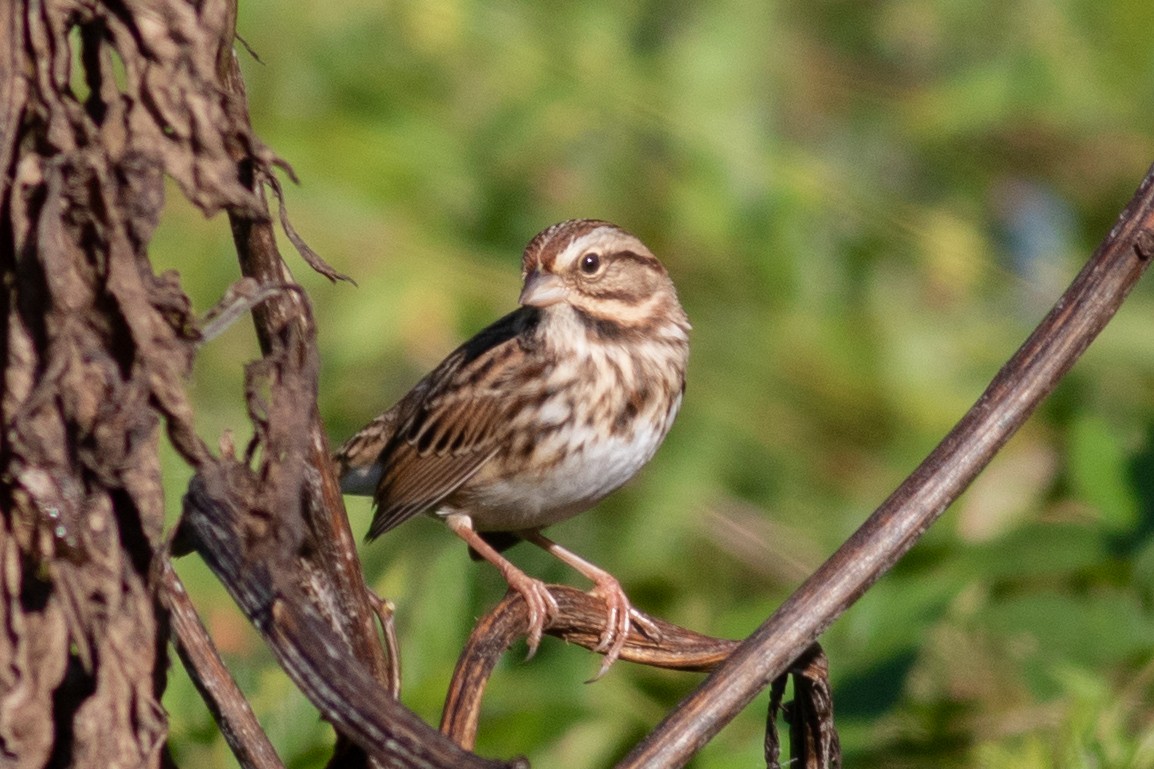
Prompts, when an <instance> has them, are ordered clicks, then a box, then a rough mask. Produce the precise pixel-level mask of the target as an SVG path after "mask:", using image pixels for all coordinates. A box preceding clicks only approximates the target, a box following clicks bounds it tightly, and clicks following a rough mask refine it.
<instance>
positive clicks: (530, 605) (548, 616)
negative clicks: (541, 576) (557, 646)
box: [509, 576, 561, 659]
mask: <svg viewBox="0 0 1154 769" xmlns="http://www.w3.org/2000/svg"><path fill="white" fill-rule="evenodd" d="M509 587H511V588H512V589H513V590H516V591H517V592H518V593H520V594H521V598H522V599H524V601H525V609H526V611H527V612H528V615H529V627H528V629H527V630H526V639H525V642H526V644H527V645H528V647H529V654H528V655H527V656H526V657H525V659H532V658H533V655H534V654H536V653H537V647H538V646H539V645H540V644H541V636H542V635H544V633H545V628H547V627H549V625H551V624H552V623H553V620H554V619H555V618H556V617H557V615H558V614H560V612H561V607H559V606H558V605H557V599H556V598H554V597H553V594H552V593H550V592H549V588H547V587H546V586H545V583H544V582H542V581H540V580H538V579H533V578H532V577H529V576H525V578H524V580H519V579H514V580H510V581H509Z"/></svg>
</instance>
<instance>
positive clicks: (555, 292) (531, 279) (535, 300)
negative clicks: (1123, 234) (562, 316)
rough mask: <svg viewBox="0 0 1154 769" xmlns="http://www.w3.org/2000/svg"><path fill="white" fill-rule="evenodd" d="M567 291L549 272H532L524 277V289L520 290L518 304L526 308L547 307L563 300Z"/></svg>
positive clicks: (559, 279) (559, 280) (557, 278)
mask: <svg viewBox="0 0 1154 769" xmlns="http://www.w3.org/2000/svg"><path fill="white" fill-rule="evenodd" d="M568 293H569V289H567V288H565V284H564V283H562V282H561V278H559V277H557V276H556V275H554V274H553V273H551V272H541V271H540V270H533V272H531V273H529V274H528V275H527V276H526V277H525V287H524V288H523V289H521V296H520V297H519V298H518V299H517V303H518V304H522V305H525V306H526V307H548V306H549V305H553V304H557V303H558V302H560V301H562V300H564V299H565V297H566V295H567V294H568Z"/></svg>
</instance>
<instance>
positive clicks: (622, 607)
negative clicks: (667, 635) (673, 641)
mask: <svg viewBox="0 0 1154 769" xmlns="http://www.w3.org/2000/svg"><path fill="white" fill-rule="evenodd" d="M590 594H591V595H595V596H599V597H600V598H601V599H602V600H604V601H605V606H606V609H607V613H606V616H605V629H604V630H603V631H602V633H601V638H600V639H599V640H598V642H597V645H596V646H594V647H593V651H595V652H598V653H599V654H604V655H605V656H604V658H603V659H602V660H601V667H600V668H599V669H598V670H597V675H595V676H593V678H591V679H589V681H588V683H592V682H593V681H596V680H598V679H599V678H601V677H602V676H603V675H605V673H606V672H608V670H609V668H610V667H612V665H613V663H614V662H616V661H617V660H618V658H620V657H621V652H622V650H624V649H625V643H626V642H627V641H628V640H629V630H630V628H632V627H633V625H634V623H636V625H637V627H638V629H639V630H641V632H643V633H644V634H645V635H646V636H648V637H650V638H654V637H656V636H659V635H660V632H659V631H658V630H657V626H656V625H654V624H653V623H652V622H651V621H650V620H649V619H648V618H647V617H645V616H643V615H641V614H640V613H639V612H637V611H636V610H635V609H634V608H633V606H632V605H631V604H630V603H629V598H628V597H627V596H626V595H625V591H624V590H622V589H621V583H619V582H618V581H617V580H616V579H613V578H612V577H610V578H608V579H602V580H600V581H598V583H597V585H596V587H594V588H593V590H592V591H591V593H590ZM655 634H656V636H655Z"/></svg>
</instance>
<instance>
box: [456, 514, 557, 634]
mask: <svg viewBox="0 0 1154 769" xmlns="http://www.w3.org/2000/svg"><path fill="white" fill-rule="evenodd" d="M445 523H446V524H448V526H449V529H450V530H452V532H453V533H454V534H456V535H457V536H458V537H460V538H461V539H463V540H465V542H467V543H468V545H469V547H471V548H473V551H474V552H475V553H477V555H479V556H481V557H482V558H484V559H485V560H486V561H488V562H489V563H491V564H493V565H494V566H496V567H497V569H498V570H499V571H500V572H501V576H502V577H504V578H505V581H506V582H507V583H509V587H511V588H513V589H514V590H516V591H517V592H518V593H520V594H521V597H522V598H524V599H525V606H526V608H527V609H528V611H529V637H528V639H527V643H528V644H529V656H530V657H532V656H533V655H534V654H536V653H537V646H538V645H539V644H540V643H541V634H542V633H544V632H545V626H546V625H548V624H549V623H550V622H552V621H553V618H554V617H556V616H557V614H558V613H559V612H560V608H559V607H558V606H557V599H555V598H554V597H553V596H552V595H551V594H550V593H549V588H547V587H545V583H544V582H542V581H541V580H539V579H533V578H532V577H530V576H529V575H528V574H526V573H525V572H523V571H521V570H520V569H518V568H517V567H516V566H514V565H513V564H512V563H511V562H510V561H509V560H508V559H506V558H505V557H504V556H503V555H501V554H500V553H498V552H497V550H496V548H494V547H493V546H492V545H490V544H489V543H488V542H486V541H485V540H484V539H483V538H482V537H481V535H480V534H478V533H477V530H476V529H474V528H473V519H471V518H470V517H469V516H467V515H463V514H461V513H453V514H451V515H449V516H447V517H446V518H445Z"/></svg>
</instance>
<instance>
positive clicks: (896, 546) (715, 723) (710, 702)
mask: <svg viewBox="0 0 1154 769" xmlns="http://www.w3.org/2000/svg"><path fill="white" fill-rule="evenodd" d="M1152 190H1154V168H1151V169H1150V171H1148V172H1147V175H1146V178H1145V179H1144V180H1143V181H1142V185H1141V186H1140V187H1139V188H1138V191H1137V192H1136V193H1135V195H1134V197H1133V199H1132V200H1131V201H1130V203H1129V205H1128V206H1127V207H1126V210H1125V211H1123V212H1122V215H1121V216H1120V217H1119V220H1118V223H1117V224H1116V225H1115V226H1114V228H1113V229H1112V230H1111V231H1110V233H1109V234H1108V235H1107V237H1106V239H1105V240H1104V241H1103V242H1102V244H1101V245H1100V246H1099V247H1098V249H1097V250H1096V251H1095V252H1094V255H1093V257H1091V259H1090V261H1089V262H1088V263H1087V264H1086V266H1085V267H1083V268H1082V271H1081V272H1080V273H1079V274H1078V276H1077V277H1076V278H1075V279H1074V282H1073V283H1072V284H1071V285H1070V287H1069V288H1068V289H1067V290H1066V293H1065V294H1063V295H1062V297H1061V298H1060V299H1059V300H1058V302H1057V304H1055V305H1054V308H1053V309H1052V310H1051V311H1050V313H1049V314H1048V315H1047V316H1046V317H1045V319H1044V320H1043V321H1042V323H1041V325H1039V326H1038V328H1037V329H1036V330H1035V331H1034V333H1033V334H1031V335H1030V337H1029V338H1028V339H1027V340H1026V342H1025V344H1023V345H1022V347H1021V348H1019V350H1018V351H1017V353H1015V354H1014V357H1013V358H1011V359H1010V361H1009V362H1008V363H1007V364H1006V365H1005V366H1004V367H1003V368H1002V370H1001V371H999V372H998V374H997V376H996V377H994V380H993V381H992V382H991V383H990V385H989V387H987V388H986V391H985V392H984V393H982V396H981V397H980V398H979V399H978V401H977V403H975V404H974V406H973V407H972V408H971V409H970V410H969V411H968V412H967V413H966V415H965V416H964V417H963V418H962V420H961V421H960V422H959V423H958V424H957V425H956V426H955V427H954V429H953V430H951V431H950V433H949V434H948V435H947V436H946V437H945V439H944V440H942V442H941V443H940V444H938V446H937V448H935V449H934V450H933V452H931V453H930V455H929V456H928V457H926V459H925V460H924V461H923V462H922V464H921V465H919V466H918V468H917V469H916V470H915V471H914V472H913V474H912V475H910V476H909V477H908V478H907V479H906V480H905V481H904V482H903V483H902V484H901V486H899V487H898V489H897V490H896V491H895V492H894V493H893V494H892V495H891V496H890V497H889V499H887V500H886V501H885V502H884V503H882V505H881V507H879V508H878V509H877V510H876V511H875V512H874V513H873V515H871V516H870V517H869V518H868V519H867V520H866V522H865V523H864V524H863V525H862V526H861V528H860V529H858V530H857V531H856V532H855V533H854V534H853V536H852V537H850V539H849V541H847V542H846V543H845V544H844V545H842V547H841V548H840V549H839V550H838V551H837V552H836V553H834V554H833V556H832V557H830V559H829V560H828V561H826V562H825V563H824V564H823V565H822V566H821V568H819V569H818V570H817V571H816V572H815V573H814V574H813V576H811V577H810V578H809V579H807V580H806V581H805V583H804V584H802V586H801V587H800V588H798V590H797V591H796V592H795V593H794V594H793V595H792V596H791V597H790V598H789V599H788V600H787V601H786V602H785V603H784V604H782V605H781V607H780V608H779V609H778V610H777V611H776V612H774V614H773V616H771V617H770V618H769V619H768V620H767V621H766V622H765V623H764V624H763V625H762V626H761V627H759V628H758V629H757V630H756V631H755V632H754V633H753V634H752V635H751V636H750V637H749V638H747V639H746V640H745V641H744V642H742V644H741V645H740V646H739V647H738V648H737V650H736V651H735V652H734V653H733V655H732V656H731V657H730V658H729V659H728V660H726V661H725V662H724V663H722V665H721V666H719V667H718V668H717V669H716V670H715V671H714V672H713V673H712V674H710V676H709V677H708V678H706V680H705V681H704V682H703V683H702V684H701V685H700V686H699V687H698V688H697V689H696V690H695V691H694V692H693V693H692V694H690V695H689V696H688V697H687V698H686V699H685V700H683V701H682V702H681V704H680V705H679V706H678V707H677V709H675V710H674V711H673V712H672V713H670V714H669V715H668V716H667V717H666V718H665V719H664V720H663V721H662V722H661V723H660V724H658V725H657V727H656V728H655V729H654V730H653V731H652V732H650V734H649V735H648V736H646V737H645V739H644V740H642V741H641V743H639V744H638V745H637V746H636V747H635V748H634V749H633V750H632V751H631V752H630V753H629V754H628V755H627V756H626V757H625V758H624V759H623V760H622V761H621V762H620V763H619V764H618V767H619V769H639V768H640V767H646V768H647V769H652V768H653V767H671V766H681V765H683V764H684V763H685V762H686V761H688V760H689V758H690V757H691V756H692V755H693V754H694V753H696V752H697V751H698V750H699V749H700V748H701V746H703V745H704V744H705V743H706V742H708V741H709V740H710V739H711V738H712V737H713V736H714V735H715V734H717V732H718V731H720V730H721V728H722V727H723V726H725V724H727V723H729V721H731V720H732V719H733V718H734V716H735V715H736V714H737V713H738V712H739V711H740V710H742V709H743V708H744V707H745V706H746V705H748V704H749V702H750V701H751V700H752V699H753V698H754V697H755V696H756V695H757V693H758V692H759V691H761V689H763V688H764V687H765V686H767V685H768V684H769V683H770V682H771V681H773V680H774V679H776V678H777V677H778V676H780V675H781V674H782V672H783V671H784V670H786V668H787V667H788V666H789V664H790V663H791V662H792V661H793V660H794V659H796V658H797V656H798V655H799V654H800V653H801V652H802V650H804V649H805V648H806V647H807V646H809V645H810V644H811V643H813V642H814V641H815V640H816V639H817V637H818V636H819V635H820V634H821V633H822V632H823V631H824V630H825V629H826V628H827V627H829V626H830V624H831V623H832V622H833V621H834V620H835V619H837V618H838V617H839V616H841V615H842V613H843V612H845V610H846V609H848V608H849V607H850V606H851V605H853V603H854V602H855V601H856V600H857V599H858V598H859V597H860V596H861V595H862V593H864V592H865V591H866V589H867V588H869V586H870V585H872V584H873V583H874V582H876V581H877V580H878V579H879V578H880V577H881V576H882V575H883V574H885V572H886V571H888V570H889V569H890V567H892V566H893V565H894V563H896V562H897V560H898V559H899V558H901V556H902V555H904V554H905V553H906V552H907V551H908V550H909V549H910V548H911V547H913V546H914V543H916V542H917V541H918V539H920V538H921V536H922V535H923V534H924V533H925V532H926V530H927V529H928V528H929V527H930V525H931V524H933V523H934V521H936V520H937V519H938V518H939V517H940V516H941V514H942V513H943V512H944V511H945V509H946V507H948V506H949V505H950V503H952V502H953V501H954V500H955V499H957V498H958V497H959V496H960V495H961V493H962V492H963V491H964V490H965V489H966V487H967V486H968V485H969V484H970V482H971V481H973V479H974V478H975V477H976V476H977V474H978V473H979V472H981V470H982V468H984V467H985V466H986V464H987V463H988V462H989V461H990V459H991V458H993V456H994V454H996V453H997V451H998V450H999V449H1000V448H1001V447H1002V446H1003V445H1004V444H1005V443H1006V441H1007V440H1009V439H1010V437H1011V436H1012V435H1013V434H1014V433H1015V432H1016V431H1017V430H1018V428H1019V427H1021V425H1022V424H1023V423H1024V422H1025V421H1026V419H1027V418H1028V417H1029V416H1030V414H1031V413H1032V412H1033V411H1034V409H1035V408H1037V406H1038V404H1039V403H1040V402H1041V401H1042V399H1043V398H1045V397H1046V396H1047V395H1048V394H1049V393H1050V392H1052V391H1053V389H1054V387H1055V386H1056V385H1057V383H1058V381H1059V380H1060V379H1061V378H1062V377H1063V376H1064V375H1065V374H1066V372H1067V371H1069V370H1070V367H1071V366H1073V365H1074V362H1075V361H1076V360H1077V359H1078V357H1079V356H1081V354H1082V352H1083V351H1085V349H1086V347H1087V346H1089V344H1090V342H1092V341H1093V340H1094V338H1095V337H1096V336H1097V335H1098V333H1099V332H1100V331H1101V330H1102V329H1103V328H1104V327H1105V325H1106V323H1108V322H1109V320H1110V318H1112V317H1113V315H1114V313H1115V311H1117V309H1118V307H1119V306H1120V305H1121V304H1122V301H1123V300H1124V299H1125V298H1126V295H1127V294H1128V293H1129V292H1130V289H1131V288H1133V286H1134V284H1135V283H1136V282H1137V280H1138V278H1140V277H1141V276H1142V273H1143V272H1144V271H1145V270H1146V268H1147V267H1148V266H1149V263H1150V257H1151V255H1152V254H1154V193H1152Z"/></svg>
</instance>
